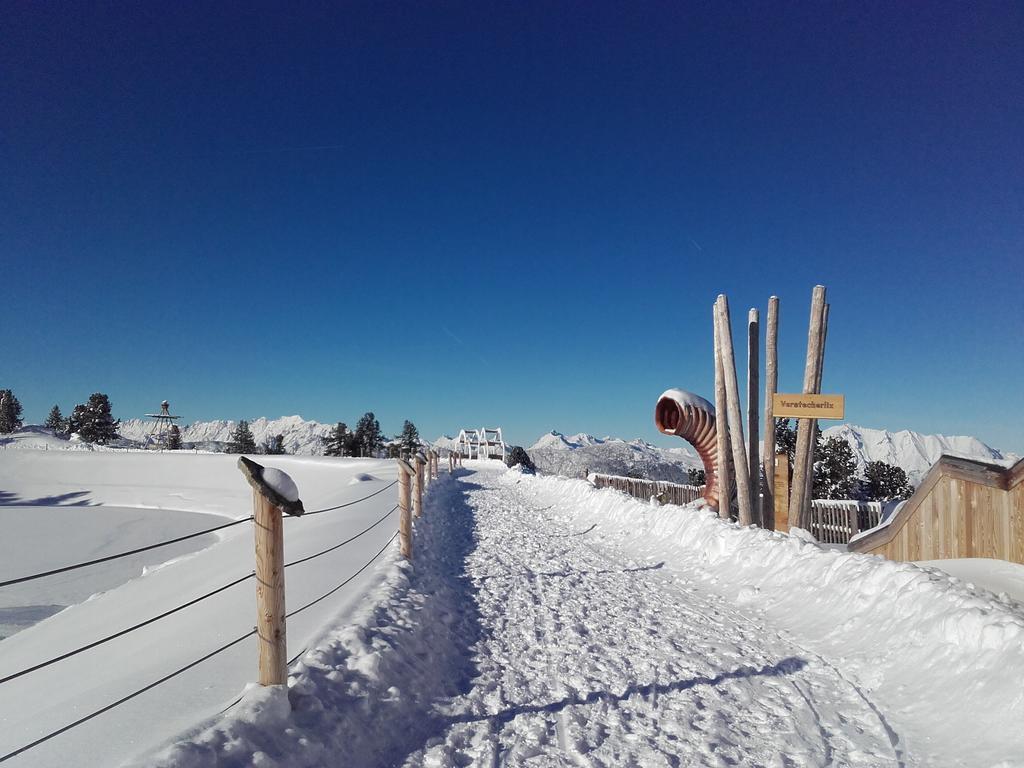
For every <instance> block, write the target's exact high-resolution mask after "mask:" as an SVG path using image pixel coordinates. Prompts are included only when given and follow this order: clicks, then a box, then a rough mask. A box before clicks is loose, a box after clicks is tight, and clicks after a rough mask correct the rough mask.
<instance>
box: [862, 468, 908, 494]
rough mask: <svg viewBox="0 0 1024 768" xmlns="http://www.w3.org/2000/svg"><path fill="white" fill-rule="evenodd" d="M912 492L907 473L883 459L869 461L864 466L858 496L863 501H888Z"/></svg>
mask: <svg viewBox="0 0 1024 768" xmlns="http://www.w3.org/2000/svg"><path fill="white" fill-rule="evenodd" d="M913 493H914V486H912V485H911V484H910V480H909V479H908V478H907V473H906V472H904V471H903V468H902V467H896V466H893V465H892V464H888V463H886V462H884V461H869V462H868V463H867V465H866V466H865V467H864V482H863V483H861V486H860V496H861V498H863V499H864V500H865V501H889V500H890V499H908V498H910V496H911V495H913Z"/></svg>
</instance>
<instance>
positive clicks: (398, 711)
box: [0, 452, 1024, 768]
mask: <svg viewBox="0 0 1024 768" xmlns="http://www.w3.org/2000/svg"><path fill="white" fill-rule="evenodd" d="M28 453H29V452H25V454H16V453H14V452H11V453H8V454H6V455H3V454H2V453H0V487H3V488H5V489H7V488H11V489H12V490H9V491H8V492H9V493H11V494H13V495H14V496H16V497H17V499H20V500H25V499H33V500H39V499H44V498H48V497H54V496H60V495H62V494H69V493H78V494H80V495H77V496H74V497H67V498H68V499H69V500H72V498H73V500H84V501H88V502H89V503H93V504H96V503H99V504H105V503H107V502H108V500H109V502H110V503H111V505H112V506H113V505H117V506H124V505H125V504H126V503H127V502H126V500H127V499H129V498H133V499H134V501H135V507H136V508H139V507H149V508H161V509H167V508H168V507H169V506H170V505H172V504H173V505H174V506H175V507H176V508H177V509H179V510H185V511H192V512H195V511H200V510H201V509H205V510H206V511H208V512H214V513H217V514H220V515H227V516H233V517H244V516H245V515H246V514H247V513H248V493H249V489H248V487H247V486H246V485H244V482H243V481H242V480H241V474H240V473H238V471H237V470H236V469H234V467H233V462H232V457H222V456H187V455H186V456H176V455H168V454H164V456H163V457H161V456H159V455H146V454H138V455H137V454H97V453H93V454H88V453H85V454H70V453H63V454H55V453H53V452H50V453H39V452H33V453H34V455H27V454H28ZM19 455H20V456H22V458H21V459H18V458H17V456H19ZM54 460H57V461H60V462H62V463H61V464H59V465H58V464H52V463H49V462H52V461H54ZM126 460H128V461H130V462H131V463H130V464H125V463H120V462H124V461H126ZM90 461H92V462H97V463H93V464H89V463H88V462H90ZM115 461H116V462H118V463H117V464H114V463H113V462H115ZM150 461H152V462H153V463H151V464H150V463H147V462H150ZM178 462H182V463H180V464H179V463H178ZM272 463H273V465H274V466H276V467H279V468H281V469H284V470H285V471H287V472H288V473H289V474H291V475H292V476H293V477H294V478H295V479H296V481H297V483H298V487H299V490H300V493H301V494H302V496H303V500H304V501H305V502H306V506H307V508H312V507H316V506H318V505H319V504H324V505H329V504H333V503H340V502H341V501H344V500H345V499H349V498H358V497H359V496H362V495H365V493H366V492H367V491H368V490H373V489H376V488H380V487H383V486H384V485H385V484H386V483H385V482H384V481H385V480H386V481H388V482H390V480H391V479H392V478H393V477H394V473H393V470H391V469H390V467H389V464H391V463H386V462H369V461H361V462H356V461H349V462H346V461H341V462H339V461H337V460H333V461H332V460H325V459H296V458H275V460H274V461H273V462H272ZM160 465H163V466H160ZM357 472H360V473H361V472H370V473H372V474H373V475H375V476H377V477H380V478H382V480H379V481H361V482H360V481H357V474H356V473H357ZM389 473H390V474H389ZM168 474H174V475H175V478H176V482H175V483H170V482H166V477H167V475H168ZM232 475H237V476H238V481H239V482H238V483H237V484H236V483H233V482H231V483H229V482H224V480H223V478H230V477H232ZM56 477H60V478H63V479H62V480H61V481H60V482H59V483H57V482H56V481H54V478H56ZM125 477H128V478H130V479H131V484H130V485H128V484H124V478H125ZM217 478H222V479H221V480H217ZM339 478H341V479H342V480H339ZM90 480H91V482H90ZM104 480H105V481H106V482H104ZM118 480H120V482H116V481H118ZM349 481H356V482H355V483H354V484H353V485H346V484H344V483H345V482H349ZM19 483H20V484H21V486H22V487H21V488H20V489H18V488H15V486H17V485H18V484H19ZM236 485H237V486H238V487H236ZM174 488H178V489H180V490H178V491H173V490H172V489H174ZM83 492H84V493H83ZM175 494H176V495H175ZM393 499H394V494H393V493H392V492H391V491H388V492H385V493H383V494H381V495H380V496H378V497H375V498H374V499H371V500H369V501H367V502H364V503H363V504H359V505H356V506H354V507H350V508H347V509H344V510H339V512H340V513H341V514H335V513H324V514H322V515H317V516H314V517H310V518H306V519H296V520H290V521H289V522H288V523H287V524H286V548H287V550H288V554H287V559H288V560H291V559H293V558H295V557H299V556H302V555H304V554H307V553H311V552H314V551H319V550H320V549H323V548H324V547H326V546H328V545H330V544H332V543H334V542H335V541H337V540H339V539H341V538H343V537H344V535H346V534H347V535H351V532H353V531H355V530H359V529H361V528H362V527H365V526H366V525H369V524H370V523H371V522H373V520H374V519H376V518H375V515H378V514H383V513H384V512H386V511H387V510H388V509H389V508H390V507H389V505H390V504H392V503H393ZM378 502H379V504H377V503H378ZM5 503H6V502H5ZM371 507H374V508H373V509H372V510H371V509H370V508H371ZM16 508H17V507H2V506H0V514H2V513H4V512H7V511H8V510H10V509H16ZM101 508H102V507H88V506H79V507H77V508H76V509H77V510H78V511H79V512H80V513H81V514H83V515H87V514H89V513H90V511H91V510H92V511H95V510H99V509H101ZM34 509H36V511H37V512H38V513H40V514H43V515H46V514H48V513H49V512H52V513H54V514H58V513H59V514H65V515H66V514H69V513H70V510H68V509H65V508H59V509H57V508H53V507H47V506H38V507H34ZM20 514H24V510H22V511H21V512H20ZM166 514H167V515H168V517H169V518H170V517H171V516H173V515H175V514H177V513H176V512H169V511H168V512H167V513H166ZM221 519H224V517H221ZM57 524H58V525H59V524H60V523H59V522H58V523H57ZM42 529H45V525H44V526H42ZM393 531H394V526H392V525H391V521H390V520H389V521H388V522H387V524H386V525H382V526H380V527H379V528H378V529H376V530H374V531H371V533H370V534H367V535H366V536H364V537H363V538H362V539H359V540H357V542H354V543H353V544H352V545H351V546H350V547H344V548H342V549H341V550H339V551H338V553H337V557H335V556H334V555H329V556H325V557H323V558H319V559H317V560H313V561H311V562H310V563H308V564H304V565H301V566H297V567H296V568H294V569H289V571H288V572H287V575H288V600H289V608H291V607H292V606H294V605H299V604H302V603H303V602H305V601H308V600H310V599H313V597H315V596H316V594H318V593H322V592H323V591H325V590H326V589H327V588H329V587H330V586H331V585H332V584H335V583H338V582H340V581H341V580H342V579H343V578H346V577H347V576H348V575H349V574H350V573H351V572H352V571H354V570H355V569H356V568H357V567H359V566H360V565H362V564H363V563H364V562H366V561H367V560H368V559H369V558H371V557H372V556H373V555H374V554H375V553H377V552H380V551H381V550H380V548H381V547H382V546H383V547H385V551H384V552H383V553H382V554H381V555H380V556H379V557H378V559H377V560H376V561H375V562H374V564H373V565H371V566H370V567H369V568H367V570H366V571H364V572H363V573H362V574H361V575H360V576H359V577H357V578H356V580H354V581H353V582H351V583H350V584H349V585H348V586H347V587H346V588H344V589H343V590H342V591H340V592H339V593H337V595H336V596H334V597H332V598H331V599H328V600H325V601H324V602H323V603H321V604H318V606H317V607H316V608H315V609H311V610H310V611H308V612H306V613H303V614H300V615H299V617H296V620H294V621H291V622H289V647H290V649H291V651H292V653H291V655H293V656H296V657H297V658H296V660H295V661H294V663H293V664H292V666H291V668H290V672H291V675H290V681H289V682H290V684H289V688H288V690H287V691H285V690H284V689H282V688H258V687H251V688H249V689H247V690H245V691H244V693H243V688H244V685H245V682H246V681H248V680H251V679H253V677H254V675H255V649H254V648H253V643H252V640H251V638H250V639H248V640H247V641H244V642H242V643H240V644H239V645H238V646H236V647H234V648H232V649H231V650H230V651H228V652H225V653H224V654H221V655H219V656H217V657H215V658H213V659H210V660H209V661H207V662H204V663H203V664H201V665H199V666H197V667H195V668H194V669H192V670H190V671H189V672H187V673H185V674H184V675H182V676H180V677H178V678H175V679H174V680H172V681H171V682H169V683H167V684H166V685H163V686H160V687H158V688H156V689H154V690H153V691H150V692H148V693H145V694H143V695H141V696H139V697H138V698H136V699H132V700H131V701H130V702H128V703H126V704H125V705H123V706H122V707H119V708H117V709H115V710H112V711H111V712H108V713H106V714H104V715H101V716H99V717H97V718H96V719H94V720H92V721H90V722H88V723H87V724H85V725H83V726H81V727H79V728H76V729H73V730H71V731H69V732H67V733H65V734H63V735H62V736H59V737H56V738H54V739H53V740H52V741H50V742H47V743H46V744H43V745H41V746H39V747H37V748H36V749H34V750H32V751H31V752H28V753H25V754H24V755H23V756H20V757H18V758H15V759H14V760H12V761H11V763H12V764H13V765H26V766H29V765H31V766H36V765H66V764H68V763H69V760H70V761H71V762H73V763H74V764H75V765H110V764H116V763H119V762H121V761H123V760H126V759H129V758H131V764H133V765H147V766H167V767H168V768H169V767H170V766H176V767H178V768H198V767H199V766H236V765H253V766H270V765H274V766H282V767H283V768H289V767H290V766H322V765H360V766H390V765H408V766H418V765H429V766H462V765H499V764H502V765H594V766H617V765H644V766H648V765H651V766H657V765H723V766H724V765H765V766H819V765H850V766H860V765H863V766H884V765H893V766H899V765H906V766H947V765H948V766H995V765H1000V766H1010V765H1024V762H1021V760H1022V756H1024V729H1021V728H1020V727H1019V726H1020V723H1021V722H1022V720H1024V693H1022V691H1021V688H1020V680H1021V679H1022V675H1024V651H1022V650H1021V648H1022V641H1024V609H1022V606H1021V605H1020V604H1019V603H1018V602H1016V601H1015V600H1013V599H1012V598H1011V597H1009V596H1005V595H1004V596H1001V597H1000V596H996V595H994V594H992V593H990V592H987V591H985V590H984V589H981V588H978V587H975V586H973V585H971V584H968V583H966V582H965V581H963V580H961V579H958V578H955V577H952V576H949V575H947V574H945V573H943V572H941V571H938V570H933V569H922V568H918V567H916V566H914V565H910V564H898V563H891V562H887V561H884V560H881V559H880V558H876V557H872V556H866V555H855V554H846V553H838V552H835V551H829V550H825V549H823V548H821V547H819V546H817V545H815V544H814V543H812V542H808V541H805V540H802V539H800V538H798V537H795V536H785V535H782V534H777V533H770V532H766V531H761V530H756V529H740V528H738V527H736V526H735V525H731V524H727V523H723V522H722V521H720V520H719V519H718V518H717V517H715V516H714V515H712V514H711V513H709V512H707V511H705V510H702V509H700V508H699V507H698V506H693V507H687V508H680V507H671V506H666V507H653V506H649V505H647V504H643V503H640V502H638V501H636V500H633V499H630V498H628V497H626V496H624V495H623V494H619V493H617V492H615V491H611V490H597V489H594V488H593V487H591V486H590V485H589V484H588V483H586V482H584V481H580V480H567V479H564V478H557V477H531V476H525V475H521V474H519V473H518V472H515V471H506V470H504V468H503V467H501V466H500V465H498V464H496V463H493V462H467V469H465V470H462V471H460V473H459V475H458V476H457V477H455V478H449V477H447V476H443V477H442V479H441V480H440V481H439V482H436V483H435V484H433V485H432V486H431V487H430V490H429V492H428V494H427V504H426V511H425V514H424V517H423V518H421V519H420V520H418V521H417V524H416V534H415V558H414V562H413V563H412V564H409V563H405V562H403V561H401V560H400V559H399V558H398V556H397V552H396V547H395V546H394V545H393V544H392V545H390V546H387V541H388V538H389V537H390V536H391V535H392V534H393ZM47 540H48V541H50V542H52V546H54V547H63V548H64V549H65V550H67V551H65V552H63V553H58V554H62V555H64V556H67V555H70V554H72V552H71V550H73V549H74V545H73V544H72V543H70V542H67V541H62V540H61V539H60V537H59V535H58V532H57V531H55V530H52V529H51V530H49V536H48V539H47ZM8 549H10V550H12V551H13V549H14V548H13V547H9V548H8ZM251 549H252V542H251V533H250V531H249V527H248V526H247V525H245V526H242V525H240V526H237V527H235V528H232V529H228V532H226V533H225V534H223V536H222V538H221V540H220V541H219V542H218V543H216V544H214V545H213V546H210V547H209V548H207V549H204V550H202V551H201V552H198V553H195V554H188V555H185V556H184V557H183V558H182V559H179V560H177V561H175V562H172V563H171V564H169V565H165V566H164V567H161V568H158V569H156V570H151V571H149V572H147V574H146V575H145V576H142V577H141V578H134V579H132V580H130V581H128V582H127V583H126V584H123V585H122V586H119V587H117V588H115V589H112V590H110V591H108V592H105V593H103V594H102V595H100V596H98V597H96V598H93V599H92V600H89V601H87V602H85V603H82V604H80V605H77V606H75V607H73V608H70V609H68V610H66V611H63V612H62V613H58V614H57V615H55V616H51V617H50V618H49V619H46V620H44V621H42V622H40V623H39V624H37V625H35V626H33V627H30V628H28V629H25V630H22V631H21V632H18V633H17V634H15V635H13V636H12V637H10V638H8V639H7V640H4V641H3V642H0V678H2V677H3V676H4V675H6V674H8V673H9V672H10V671H12V670H14V669H17V668H19V667H20V666H23V665H25V664H26V663H31V662H34V661H38V660H39V659H40V657H45V656H47V655H52V654H54V653H58V652H60V651H61V650H63V649H66V648H67V647H68V646H69V645H72V644H74V643H76V642H81V641H82V640H83V639H87V638H91V637H96V636H97V635H100V634H102V633H104V632H108V631H111V630H112V629H115V628H119V627H121V626H123V625H124V624H125V623H127V622H129V621H132V620H137V619H138V618H144V617H146V616H148V615H152V614H153V613H156V612H157V611H159V610H161V609H162V608H163V607H164V606H166V605H170V604H173V603H176V602H179V601H181V600H183V599H188V598H189V597H190V596H193V595H195V594H198V593H200V592H202V591H204V590H208V589H210V588H211V587H213V586H217V585H218V584H223V583H225V582H227V581H229V580H230V579H231V578H232V577H237V576H238V575H239V573H241V574H243V575H244V573H245V572H246V570H247V569H251V558H252V555H251ZM5 554H7V552H6V551H5ZM19 556H21V555H19ZM58 559H60V558H58ZM22 565H25V563H22ZM30 565H31V563H30ZM306 568H309V569H310V572H305V571H304V569H306ZM303 574H305V575H303ZM7 575H9V574H8V572H7V570H4V571H2V572H0V580H3V578H5V577H6V576H7ZM251 587H252V585H251V583H249V582H247V583H246V586H242V585H239V586H238V587H234V588H232V589H230V590H228V591H226V592H225V593H224V594H223V595H218V596H217V598H214V599H211V600H208V601H205V602H204V603H200V604H199V605H197V606H196V607H195V608H194V609H190V610H188V611H185V612H183V613H181V614H175V616H172V617H170V618H169V619H167V620H166V622H168V623H167V624H163V623H160V624H158V625H153V626H152V627H147V628H146V630H140V631H139V632H137V633H133V634H132V635H129V636H128V637H126V638H121V639H119V640H117V641H113V642H111V643H109V644H106V645H104V646H101V647H100V648H97V649H94V650H93V651H91V652H88V653H84V654H81V655H80V656H76V657H74V658H72V659H69V660H67V661H65V662H61V663H60V664H57V665H54V666H52V667H49V668H47V669H45V670H42V671H40V672H39V673H34V674H32V675H28V676H25V677H24V678H19V679H17V680H14V681H12V682H9V683H6V684H0V685H2V687H3V688H4V689H5V690H2V693H3V695H2V696H0V724H2V727H0V755H2V754H4V753H6V751H8V750H9V749H12V748H14V747H17V746H20V745H21V744H22V743H25V742H26V741H28V740H31V739H32V738H34V737H36V736H37V735H38V734H41V733H45V732H48V731H49V730H52V729H53V728H54V727H57V726H59V725H62V724H63V723H65V722H68V721H70V720H72V719H74V718H76V717H80V716H81V715H82V714H84V713H87V712H90V711H92V710H93V708H95V707H96V706H98V705H102V704H104V703H106V702H109V701H111V700H114V699H116V698H117V697H118V696H122V695H124V694H125V693H128V692H130V691H132V690H135V689H136V688H138V687H140V685H141V684H144V683H148V682H150V681H152V680H154V679H157V678H158V677H160V676H161V675H163V674H166V673H167V672H168V671H171V670H173V669H176V668H178V667H180V666H181V665H183V664H185V663H187V662H189V661H191V660H193V659H195V658H197V657H198V656H200V655H202V654H203V653H206V652H209V651H210V650H212V649H214V648H216V647H217V646H218V645H221V644H223V643H225V642H227V641H228V640H230V639H231V638H233V637H236V636H238V635H239V634H241V633H243V632H245V631H246V630H247V629H248V628H249V627H251V626H252V623H253V622H252V615H251V614H252V609H253V603H252V595H251V591H252V590H251ZM147 630H152V631H151V632H148V633H146V632H147ZM143 633H146V634H143ZM122 641H126V642H122ZM222 710H223V711H222ZM133 756H134V757H133Z"/></svg>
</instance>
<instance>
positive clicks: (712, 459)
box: [654, 389, 719, 509]
mask: <svg viewBox="0 0 1024 768" xmlns="http://www.w3.org/2000/svg"><path fill="white" fill-rule="evenodd" d="M654 423H655V425H656V426H657V427H658V431H660V432H661V433H662V434H664V435H675V436H676V437H681V438H683V439H684V440H686V441H688V442H689V443H690V444H691V445H693V447H694V448H696V449H697V455H698V456H700V458H701V461H703V462H704V475H705V486H704V500H705V501H706V502H707V503H708V504H709V505H710V506H712V507H714V508H715V509H718V495H719V490H718V449H717V445H716V443H715V436H716V428H715V406H713V405H712V404H711V403H709V402H708V401H707V400H705V399H704V398H703V397H700V396H699V395H695V394H693V393H692V392H684V391H683V390H681V389H670V390H668V391H666V392H665V393H664V394H662V396H661V397H659V398H658V404H657V405H656V406H654Z"/></svg>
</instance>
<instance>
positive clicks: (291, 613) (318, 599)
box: [285, 531, 398, 619]
mask: <svg viewBox="0 0 1024 768" xmlns="http://www.w3.org/2000/svg"><path fill="white" fill-rule="evenodd" d="M397 537H398V531H395V533H394V535H393V536H392V537H391V538H390V539H388V541H387V544H385V545H384V546H383V547H381V548H380V551H379V552H378V553H377V554H376V555H374V556H373V557H371V558H370V561H369V562H368V563H367V564H366V565H364V566H363V567H362V568H360V569H359V570H358V571H356V572H355V573H353V574H352V575H351V576H349V577H348V578H347V579H345V580H344V581H343V582H341V584H339V585H338V586H336V587H335V588H334V589H332V590H331V591H330V592H327V593H325V594H323V595H320V597H318V598H317V599H316V600H313V601H311V602H308V603H306V604H305V605H304V606H302V607H301V608H296V609H295V610H294V611H291V612H289V613H286V614H285V618H286V619H290V618H291V617H292V616H294V615H295V614H297V613H302V612H303V611H304V610H306V609H307V608H311V607H313V606H314V605H316V604H317V603H319V602H320V601H321V600H326V599H327V598H328V597H330V596H331V595H333V594H334V593H335V592H337V591H338V590H339V589H341V588H342V587H344V586H345V585H346V584H348V583H349V582H350V581H352V579H354V578H355V577H356V576H358V575H359V574H360V573H362V572H363V571H365V570H366V569H367V568H369V567H370V565H371V564H372V563H373V561H374V560H376V559H377V558H378V557H380V556H381V554H383V552H384V550H385V549H387V548H388V547H389V546H391V542H393V541H394V540H395V539H396V538H397Z"/></svg>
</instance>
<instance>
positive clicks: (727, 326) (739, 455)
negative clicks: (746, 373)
mask: <svg viewBox="0 0 1024 768" xmlns="http://www.w3.org/2000/svg"><path fill="white" fill-rule="evenodd" d="M718 340H719V344H720V346H721V354H722V370H723V372H724V373H725V390H726V395H725V397H726V405H727V406H728V415H729V440H730V442H731V443H732V466H733V475H734V477H735V481H736V506H737V507H738V508H739V509H738V511H739V516H738V519H739V524H740V525H750V524H751V523H752V522H753V505H752V499H751V495H750V470H749V468H748V467H747V447H746V446H745V445H744V444H743V416H742V414H741V413H740V389H739V383H738V382H737V380H736V357H735V355H734V354H733V349H732V323H731V322H730V320H729V299H727V298H726V296H725V294H722V295H720V296H719V297H718Z"/></svg>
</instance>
